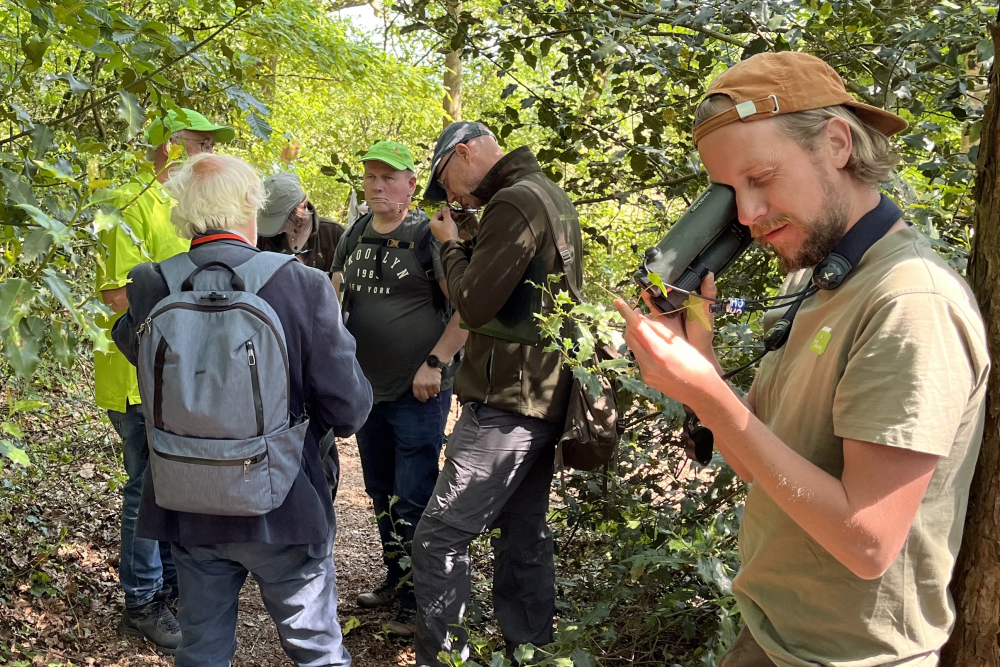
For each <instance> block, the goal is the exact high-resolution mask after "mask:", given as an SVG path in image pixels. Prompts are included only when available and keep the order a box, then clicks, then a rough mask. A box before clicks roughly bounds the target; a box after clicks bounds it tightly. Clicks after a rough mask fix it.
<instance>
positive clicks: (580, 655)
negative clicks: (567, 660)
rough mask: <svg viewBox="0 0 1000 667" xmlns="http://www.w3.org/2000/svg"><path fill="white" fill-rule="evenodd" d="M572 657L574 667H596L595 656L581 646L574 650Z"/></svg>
mask: <svg viewBox="0 0 1000 667" xmlns="http://www.w3.org/2000/svg"><path fill="white" fill-rule="evenodd" d="M570 657H571V658H572V659H573V667H595V665H596V664H597V663H596V662H594V658H593V656H591V655H590V654H589V653H587V652H586V651H584V650H583V649H582V648H580V647H579V646H578V647H576V648H575V649H573V652H572V653H570Z"/></svg>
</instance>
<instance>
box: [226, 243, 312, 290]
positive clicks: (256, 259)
mask: <svg viewBox="0 0 1000 667" xmlns="http://www.w3.org/2000/svg"><path fill="white" fill-rule="evenodd" d="M297 261H298V260H297V259H296V258H295V255H284V254H281V253H277V252H258V253H257V254H255V255H254V256H253V257H251V258H250V259H248V260H247V261H245V262H243V263H242V264H240V265H239V266H237V267H234V268H233V273H235V274H236V275H237V276H239V277H240V278H241V279H242V280H243V284H244V288H243V291H244V292H248V293H250V294H256V293H257V292H258V291H260V289H261V288H262V287H264V285H266V284H267V283H269V282H270V281H271V278H273V277H274V274H276V273H277V272H278V271H280V270H281V268H282V267H283V266H285V265H286V264H288V263H289V262H297Z"/></svg>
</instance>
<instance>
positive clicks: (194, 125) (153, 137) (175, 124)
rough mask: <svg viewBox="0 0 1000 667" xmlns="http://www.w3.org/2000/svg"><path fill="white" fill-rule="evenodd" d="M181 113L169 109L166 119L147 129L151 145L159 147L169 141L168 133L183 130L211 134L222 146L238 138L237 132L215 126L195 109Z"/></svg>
mask: <svg viewBox="0 0 1000 667" xmlns="http://www.w3.org/2000/svg"><path fill="white" fill-rule="evenodd" d="M181 113H183V115H181ZM181 113H178V112H177V110H175V109H168V110H167V115H166V116H165V117H163V118H157V119H156V120H154V121H153V122H152V123H151V124H150V126H149V127H148V128H147V129H146V139H147V140H149V143H151V144H153V145H154V146H158V145H160V144H162V143H163V142H165V141H166V140H167V132H169V133H170V134H173V133H174V132H180V131H181V130H195V131H196V132H211V133H212V135H213V136H214V137H215V141H216V143H220V144H228V143H229V142H230V141H232V140H233V139H235V138H236V130H234V129H233V128H231V127H229V126H228V125H214V124H213V123H210V122H209V121H208V119H207V118H205V117H204V116H202V115H201V114H200V113H198V112H197V111H194V110H193V109H181Z"/></svg>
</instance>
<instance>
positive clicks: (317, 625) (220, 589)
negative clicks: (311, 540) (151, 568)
mask: <svg viewBox="0 0 1000 667" xmlns="http://www.w3.org/2000/svg"><path fill="white" fill-rule="evenodd" d="M334 532H335V529H334V530H331V531H330V533H331V538H330V542H329V543H328V544H316V545H275V544H261V543H245V544H216V545H206V546H193V545H183V546H182V545H180V544H177V543H174V544H173V545H172V546H173V553H174V562H176V563H177V574H178V576H179V578H180V593H181V595H180V605H179V607H178V610H177V621H178V622H179V623H180V626H181V635H182V639H181V645H180V647H179V648H178V649H177V655H176V656H175V658H174V663H175V665H176V667H225V666H226V665H230V664H232V660H233V655H234V654H235V653H236V621H237V613H238V609H239V601H240V589H241V588H243V583H244V582H245V581H246V578H247V574H248V573H249V574H250V575H252V576H253V578H254V579H255V580H256V581H257V584H258V585H259V586H260V596H261V599H263V601H264V606H265V607H267V611H268V613H269V614H270V615H271V619H272V620H273V621H274V624H275V626H276V627H277V629H278V637H279V638H280V639H281V647H282V648H283V649H284V650H285V653H286V654H287V655H288V657H289V658H291V659H292V662H294V663H295V664H296V665H298V667H349V665H350V664H351V655H350V654H349V653H348V652H347V649H346V648H344V644H343V639H344V637H343V633H342V632H341V630H340V622H339V621H338V620H337V572H336V569H335V567H334V564H333V549H332V543H333V537H332V536H333V534H334Z"/></svg>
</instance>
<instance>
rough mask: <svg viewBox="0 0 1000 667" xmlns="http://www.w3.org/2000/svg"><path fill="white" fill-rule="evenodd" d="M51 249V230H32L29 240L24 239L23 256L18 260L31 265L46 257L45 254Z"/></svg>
mask: <svg viewBox="0 0 1000 667" xmlns="http://www.w3.org/2000/svg"><path fill="white" fill-rule="evenodd" d="M51 247H52V234H50V233H49V230H47V229H32V230H31V233H29V234H28V236H27V238H25V239H24V245H23V246H21V256H20V257H19V258H18V261H19V262H20V263H21V264H30V263H32V262H34V261H36V260H38V259H40V258H42V257H45V254H46V253H47V252H48V251H49V248H51Z"/></svg>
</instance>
